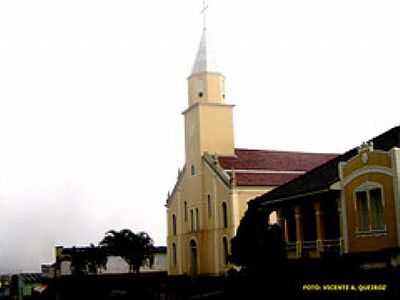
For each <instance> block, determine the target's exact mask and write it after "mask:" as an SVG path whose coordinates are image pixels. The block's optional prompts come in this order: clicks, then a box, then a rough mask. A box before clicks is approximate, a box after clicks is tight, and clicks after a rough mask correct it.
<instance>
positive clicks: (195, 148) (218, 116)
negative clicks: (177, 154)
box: [166, 28, 335, 275]
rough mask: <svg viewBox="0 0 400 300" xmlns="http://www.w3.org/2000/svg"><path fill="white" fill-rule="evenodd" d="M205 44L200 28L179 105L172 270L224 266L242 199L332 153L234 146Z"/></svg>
mask: <svg viewBox="0 0 400 300" xmlns="http://www.w3.org/2000/svg"><path fill="white" fill-rule="evenodd" d="M209 48H210V43H209V41H208V39H207V30H206V29H205V28H204V29H203V32H202V37H201V42H200V46H199V49H198V52H197V56H196V59H195V63H194V66H193V69H192V73H191V75H190V76H189V78H188V90H189V93H188V94H189V95H188V96H189V101H188V108H187V109H186V110H185V111H184V112H183V115H184V119H185V150H186V151H185V154H186V160H185V161H186V162H185V165H184V167H183V169H182V170H180V171H179V175H178V179H177V182H176V185H175V187H174V188H173V190H172V192H171V193H170V194H169V195H168V199H167V204H166V207H167V220H168V221H167V223H168V224H167V225H168V237H167V245H168V250H167V253H168V255H167V257H168V272H169V274H171V275H178V274H192V275H195V274H213V275H218V274H221V273H223V272H224V271H225V270H226V269H227V267H228V262H227V255H228V253H229V251H230V240H231V238H232V237H233V236H234V235H235V233H236V229H237V227H238V226H239V223H240V220H241V218H242V216H243V215H244V212H245V210H246V208H247V202H248V201H249V200H250V199H252V198H254V197H256V196H259V195H261V194H264V193H266V192H268V191H270V190H272V189H273V188H275V187H277V186H279V185H281V184H283V183H286V182H288V181H289V180H291V179H293V178H295V177H297V176H299V175H301V174H303V173H305V172H306V171H308V170H310V169H312V168H314V167H316V166H318V165H320V164H322V163H324V162H326V161H327V160H329V159H331V158H333V157H334V156H335V155H332V154H312V153H298V152H282V151H268V150H249V149H237V148H235V145H234V130H233V107H234V105H231V104H228V103H227V101H226V94H225V77H224V75H223V74H222V73H221V72H220V71H219V69H218V68H217V67H216V64H215V59H214V57H213V56H212V51H210V49H209Z"/></svg>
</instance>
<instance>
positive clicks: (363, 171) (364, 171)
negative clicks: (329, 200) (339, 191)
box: [342, 166, 393, 187]
mask: <svg viewBox="0 0 400 300" xmlns="http://www.w3.org/2000/svg"><path fill="white" fill-rule="evenodd" d="M369 173H379V174H384V175H387V176H393V170H392V169H390V168H387V167H382V166H366V167H363V168H361V169H358V170H356V171H354V172H353V173H351V174H350V175H349V176H347V177H344V178H343V183H342V185H343V187H344V186H346V185H348V184H349V183H350V182H352V181H353V180H354V179H356V178H357V177H359V176H362V175H365V174H369Z"/></svg>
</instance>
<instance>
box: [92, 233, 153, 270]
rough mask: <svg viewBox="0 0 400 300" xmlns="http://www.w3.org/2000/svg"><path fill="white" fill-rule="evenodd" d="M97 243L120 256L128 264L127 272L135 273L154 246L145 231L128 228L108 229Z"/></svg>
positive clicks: (112, 253) (150, 253)
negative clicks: (134, 231)
mask: <svg viewBox="0 0 400 300" xmlns="http://www.w3.org/2000/svg"><path fill="white" fill-rule="evenodd" d="M99 245H100V246H101V247H103V248H105V249H107V251H108V253H110V254H111V255H115V256H121V257H122V258H123V259H124V260H125V261H126V263H127V264H128V265H129V272H135V273H139V270H140V267H141V266H142V265H143V263H144V261H145V259H146V257H149V256H151V255H152V249H153V248H154V242H153V239H152V238H151V237H150V236H149V235H148V234H147V233H146V232H143V231H142V232H138V233H133V232H132V231H131V230H129V229H122V230H120V231H115V230H110V231H108V232H107V233H106V236H105V237H104V238H103V240H102V241H101V242H100V244H99Z"/></svg>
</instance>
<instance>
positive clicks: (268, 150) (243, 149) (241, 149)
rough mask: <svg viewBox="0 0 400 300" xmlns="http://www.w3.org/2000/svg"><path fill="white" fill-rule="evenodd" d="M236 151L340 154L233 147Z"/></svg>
mask: <svg viewBox="0 0 400 300" xmlns="http://www.w3.org/2000/svg"><path fill="white" fill-rule="evenodd" d="M235 150H238V151H259V152H273V153H296V154H320V155H340V153H332V152H306V151H291V150H272V149H250V148H235ZM220 156H222V155H220ZM222 157H223V156H222Z"/></svg>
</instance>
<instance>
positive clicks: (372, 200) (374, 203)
mask: <svg viewBox="0 0 400 300" xmlns="http://www.w3.org/2000/svg"><path fill="white" fill-rule="evenodd" d="M376 186H377V185H376V184H370V185H367V186H366V187H362V188H361V189H362V190H360V191H358V192H356V194H355V196H356V199H355V200H356V210H357V225H358V226H357V230H358V231H359V232H362V233H365V232H366V233H368V232H374V231H382V230H385V228H386V226H385V216H384V213H385V211H384V200H383V197H382V188H380V187H376Z"/></svg>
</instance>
